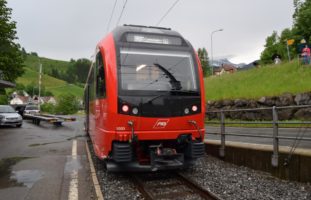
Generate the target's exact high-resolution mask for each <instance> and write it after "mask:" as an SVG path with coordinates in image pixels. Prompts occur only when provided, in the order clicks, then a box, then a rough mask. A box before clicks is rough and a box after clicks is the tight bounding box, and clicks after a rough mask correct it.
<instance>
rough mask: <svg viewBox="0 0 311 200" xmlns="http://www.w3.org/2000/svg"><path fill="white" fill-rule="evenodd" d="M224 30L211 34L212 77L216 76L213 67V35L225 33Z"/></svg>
mask: <svg viewBox="0 0 311 200" xmlns="http://www.w3.org/2000/svg"><path fill="white" fill-rule="evenodd" d="M223 30H224V29H222V28H221V29H218V30H215V31H213V32H212V33H211V56H212V62H211V67H212V76H213V75H214V67H213V34H214V33H216V32H220V31H223Z"/></svg>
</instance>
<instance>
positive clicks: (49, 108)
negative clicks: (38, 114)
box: [40, 103, 56, 114]
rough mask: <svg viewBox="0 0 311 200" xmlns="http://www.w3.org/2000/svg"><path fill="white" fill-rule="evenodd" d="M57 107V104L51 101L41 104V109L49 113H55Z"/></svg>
mask: <svg viewBox="0 0 311 200" xmlns="http://www.w3.org/2000/svg"><path fill="white" fill-rule="evenodd" d="M55 107H56V106H55V105H53V104H51V103H45V104H42V105H41V106H40V109H41V111H42V112H46V113H49V114H55Z"/></svg>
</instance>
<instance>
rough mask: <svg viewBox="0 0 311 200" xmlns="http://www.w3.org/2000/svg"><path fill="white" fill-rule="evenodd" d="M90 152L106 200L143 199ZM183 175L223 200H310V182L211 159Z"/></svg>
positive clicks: (123, 176)
mask: <svg viewBox="0 0 311 200" xmlns="http://www.w3.org/2000/svg"><path fill="white" fill-rule="evenodd" d="M90 147H91V146H90ZM90 150H91V152H92V155H93V160H94V165H95V168H96V173H97V177H98V180H99V182H100V186H101V190H102V192H103V196H104V199H105V200H115V199H116V200H123V199H134V200H135V199H144V198H143V197H142V196H141V194H140V193H139V192H138V190H137V189H136V188H135V186H134V184H133V183H132V182H131V179H130V178H129V176H128V174H127V173H108V172H107V171H106V169H105V167H104V163H103V162H101V161H99V160H97V159H96V158H95V156H94V152H93V151H92V148H90ZM182 173H183V174H184V175H185V176H188V177H189V178H191V179H192V180H194V181H196V182H197V183H198V184H199V185H201V186H202V187H204V188H206V189H208V190H210V191H211V192H213V193H214V194H216V195H217V196H218V197H220V198H221V199H230V200H231V199H260V200H262V199H267V200H274V199H275V200H277V199H284V200H292V199H306V200H310V199H311V185H310V183H299V182H292V181H286V180H281V179H278V178H275V177H273V176H271V175H270V174H268V173H265V172H261V171H256V170H252V169H250V168H247V167H243V166H237V165H234V164H230V163H226V162H223V161H221V160H219V159H217V158H214V157H211V156H206V157H204V158H201V159H199V160H197V162H196V165H195V166H193V167H191V168H190V169H188V170H184V171H182ZM185 200H187V199H186V198H185Z"/></svg>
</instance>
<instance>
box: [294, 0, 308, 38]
mask: <svg viewBox="0 0 311 200" xmlns="http://www.w3.org/2000/svg"><path fill="white" fill-rule="evenodd" d="M294 7H295V13H294V15H293V19H294V27H295V30H296V31H297V34H299V35H302V36H303V38H304V39H306V40H308V41H309V42H311V41H310V39H311V0H294Z"/></svg>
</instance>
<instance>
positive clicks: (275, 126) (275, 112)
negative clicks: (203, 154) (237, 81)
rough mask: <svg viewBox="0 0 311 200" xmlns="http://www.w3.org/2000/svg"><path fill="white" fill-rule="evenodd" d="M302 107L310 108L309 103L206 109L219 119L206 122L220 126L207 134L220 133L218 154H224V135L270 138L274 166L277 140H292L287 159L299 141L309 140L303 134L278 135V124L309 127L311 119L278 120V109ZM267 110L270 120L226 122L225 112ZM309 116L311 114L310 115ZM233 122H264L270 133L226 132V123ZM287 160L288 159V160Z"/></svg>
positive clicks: (277, 154)
mask: <svg viewBox="0 0 311 200" xmlns="http://www.w3.org/2000/svg"><path fill="white" fill-rule="evenodd" d="M303 108H311V105H301V106H282V107H276V106H273V107H267V108H252V109H234V110H217V111H207V112H206V115H208V114H211V113H214V114H217V116H218V118H219V121H217V122H214V121H207V122H206V123H207V124H218V125H219V126H220V133H208V134H220V149H219V156H221V157H224V156H225V142H226V136H240V137H256V138H271V139H272V144H273V154H272V157H271V164H272V166H274V167H277V166H278V165H279V163H278V157H279V140H280V139H283V140H293V141H294V143H293V146H292V148H291V151H290V153H289V157H288V159H290V158H291V155H292V154H293V152H294V151H295V149H296V148H297V146H298V144H299V142H300V141H311V137H304V134H301V135H297V136H296V137H288V136H280V135H279V125H284V124H291V125H295V126H298V125H300V126H305V127H307V128H309V127H311V121H279V116H278V111H280V110H283V109H303ZM264 110H265V111H269V110H271V115H272V116H271V119H272V120H271V121H242V120H241V121H227V122H226V117H225V115H226V113H231V112H258V111H264ZM310 117H311V116H310ZM233 124H247V125H249V124H265V125H272V129H273V131H272V135H271V136H267V135H262V134H261V135H260V134H252V135H249V134H240V133H226V125H233ZM288 162H289V161H288Z"/></svg>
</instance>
